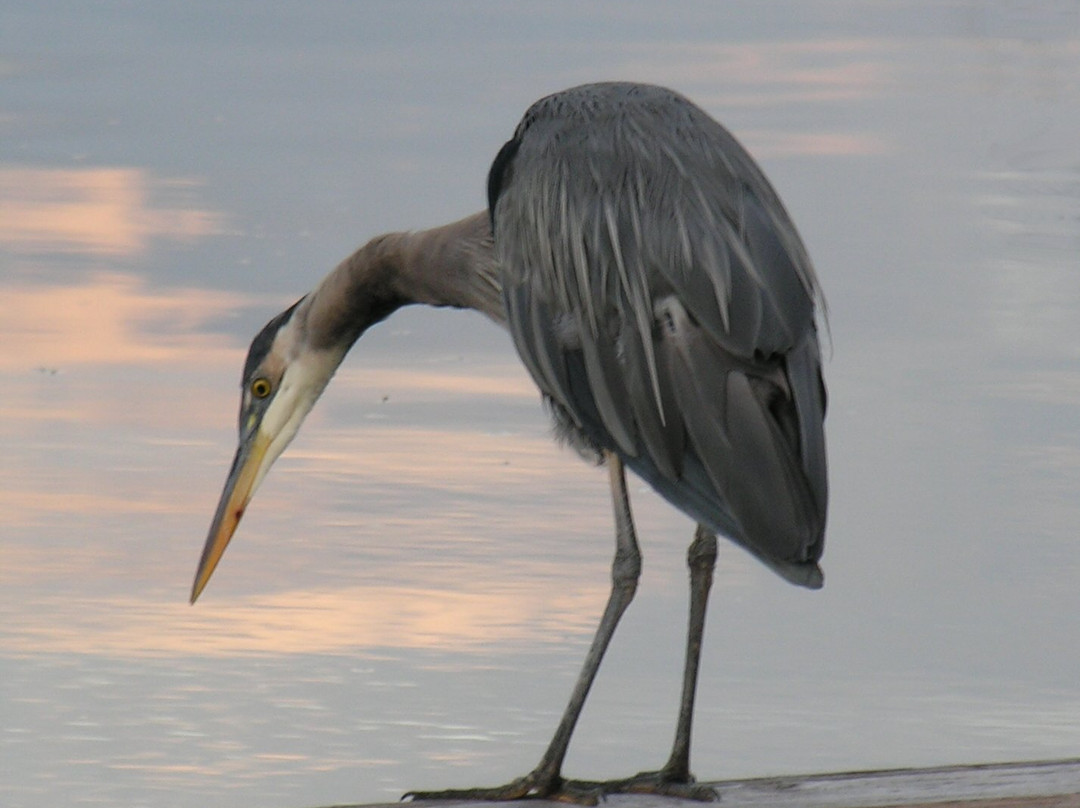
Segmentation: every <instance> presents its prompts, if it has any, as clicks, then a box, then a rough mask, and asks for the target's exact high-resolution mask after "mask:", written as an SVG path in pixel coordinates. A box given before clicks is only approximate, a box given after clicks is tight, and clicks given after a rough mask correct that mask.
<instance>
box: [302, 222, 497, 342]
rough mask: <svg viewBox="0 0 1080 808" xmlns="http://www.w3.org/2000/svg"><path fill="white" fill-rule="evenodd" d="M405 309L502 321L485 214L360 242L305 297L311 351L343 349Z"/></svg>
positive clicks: (493, 259) (489, 230)
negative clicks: (441, 309)
mask: <svg viewBox="0 0 1080 808" xmlns="http://www.w3.org/2000/svg"><path fill="white" fill-rule="evenodd" d="M411 303H425V304H427V305H430V306H454V307H456V308H463V309H476V310H477V311H480V312H482V313H484V314H486V315H487V316H488V317H491V318H492V319H493V320H495V321H496V322H500V323H501V322H503V321H505V320H506V314H505V312H504V309H503V302H502V291H501V288H500V285H499V277H498V271H497V267H496V263H495V257H494V253H493V250H492V241H491V228H490V226H489V221H488V216H487V213H486V212H484V213H477V214H474V215H473V216H469V217H468V218H465V219H462V220H460V221H457V222H453V223H452V224H448V225H444V226H442V227H436V228H433V229H431V230H423V231H419V232H415V233H389V234H387V235H384V236H379V237H378V238H375V239H372V240H371V241H370V242H368V243H367V244H365V245H364V246H363V247H361V248H360V249H359V250H357V251H356V252H355V253H353V254H352V255H351V256H350V257H349V258H347V259H345V260H344V261H343V262H342V263H341V264H339V265H338V267H337V268H336V269H334V271H333V272H331V273H330V274H329V275H327V276H326V278H324V279H323V281H322V283H320V284H319V286H318V287H317V288H316V289H315V291H313V292H312V293H311V295H310V296H309V305H308V311H307V318H306V320H307V328H308V332H309V339H310V341H311V343H312V344H313V345H314V346H315V347H331V346H343V347H344V348H346V349H347V348H348V346H349V345H351V344H352V343H353V342H354V341H355V340H356V339H357V338H358V337H359V336H360V334H362V333H363V332H364V330H365V329H367V328H368V326H370V325H372V324H374V323H376V322H378V321H379V320H382V319H383V318H385V317H387V316H388V315H389V314H390V313H392V312H393V311H394V310H396V309H398V308H400V307H401V306H405V305H409V304H411Z"/></svg>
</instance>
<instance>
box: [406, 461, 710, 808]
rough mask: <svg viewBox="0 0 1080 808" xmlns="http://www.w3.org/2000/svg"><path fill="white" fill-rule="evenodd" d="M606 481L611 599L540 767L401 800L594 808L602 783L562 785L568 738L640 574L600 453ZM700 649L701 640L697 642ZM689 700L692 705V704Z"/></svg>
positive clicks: (619, 469)
mask: <svg viewBox="0 0 1080 808" xmlns="http://www.w3.org/2000/svg"><path fill="white" fill-rule="evenodd" d="M604 454H605V458H606V460H607V466H608V473H609V475H610V480H611V496H612V499H613V501H614V505H615V558H614V560H613V561H612V564H611V594H610V595H609V596H608V602H607V607H606V608H605V609H604V616H603V617H602V618H601V619H600V625H599V626H598V627H597V629H596V635H595V636H594V637H593V641H592V646H591V647H590V648H589V653H588V654H587V655H586V657H585V663H584V665H582V668H581V673H580V674H578V680H577V683H576V684H575V685H574V692H573V693H572V694H571V696H570V703H569V704H567V705H566V710H565V711H564V712H563V716H562V720H561V721H560V722H559V726H558V728H557V729H556V730H555V735H554V737H552V739H551V743H550V744H548V748H547V751H546V752H544V756H543V757H542V758H541V759H540V763H539V765H537V767H536V768H535V769H533V770H532V771H531V772H529V774H527V775H525V776H524V777H519V778H518V779H517V780H514V781H512V782H510V783H507V784H506V785H503V786H496V787H494V788H466V789H453V790H448V791H412V792H409V793H408V794H406V795H405V797H407V798H410V799H413V800H513V799H522V798H524V797H544V798H546V799H552V800H559V801H562V802H575V803H581V804H588V805H595V804H596V802H597V800H598V798H599V796H600V794H601V793H602V792H603V790H604V789H603V787H602V785H601V784H595V783H584V782H581V783H578V782H571V781H567V780H564V779H563V777H562V764H563V760H564V759H565V758H566V750H567V748H568V747H569V746H570V737H571V735H573V733H574V727H575V726H576V725H577V721H578V717H579V716H580V715H581V708H582V707H583V706H584V705H585V698H586V696H588V695H589V688H590V687H591V686H592V683H593V680H594V679H595V678H596V672H597V670H598V669H599V668H600V661H601V660H602V659H603V657H604V652H605V651H606V650H607V647H608V644H609V643H610V642H611V636H612V634H614V633H615V627H616V626H617V625H618V623H619V618H620V617H622V614H623V612H624V611H626V607H627V606H629V605H630V601H631V600H633V598H634V593H635V592H636V591H637V582H638V578H639V577H640V575H641V551H640V550H639V549H638V543H637V537H636V536H635V535H634V523H633V519H632V517H631V515H630V498H629V496H628V495H627V492H626V475H625V472H624V470H623V464H622V461H621V460H619V458H618V457H617V456H616V455H614V454H612V453H611V452H605V453H604ZM698 644H699V645H700V638H699V643H698ZM692 698H693V697H692V696H691V700H692Z"/></svg>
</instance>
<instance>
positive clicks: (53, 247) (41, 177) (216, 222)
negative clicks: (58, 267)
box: [0, 166, 220, 256]
mask: <svg viewBox="0 0 1080 808" xmlns="http://www.w3.org/2000/svg"><path fill="white" fill-rule="evenodd" d="M196 184H197V183H196V181H194V180H189V179H173V180H155V179H153V178H151V177H150V176H149V174H148V173H147V172H146V171H144V170H142V169H137V168H109V167H98V168H78V169H69V168H42V167H22V166H0V244H3V245H4V246H5V248H7V249H9V250H15V251H18V252H22V253H41V252H53V253H55V252H64V253H81V254H90V255H105V256H131V255H134V254H137V253H140V252H142V251H143V250H145V249H146V247H147V246H148V244H149V242H150V239H151V238H154V237H160V236H166V237H170V238H186V239H190V238H199V237H203V236H207V235H210V234H211V233H214V232H217V231H218V230H219V229H220V216H218V215H217V214H215V213H213V212H210V211H206V210H197V209H192V208H190V207H185V208H153V207H151V205H150V200H149V198H150V195H151V194H150V191H151V188H152V187H160V186H167V187H169V188H172V189H174V190H183V189H185V188H188V187H191V186H193V185H196Z"/></svg>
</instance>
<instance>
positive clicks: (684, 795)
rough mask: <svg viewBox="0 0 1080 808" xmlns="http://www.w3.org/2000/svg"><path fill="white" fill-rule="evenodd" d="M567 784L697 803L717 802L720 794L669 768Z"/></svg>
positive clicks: (606, 792) (616, 792) (601, 791)
mask: <svg viewBox="0 0 1080 808" xmlns="http://www.w3.org/2000/svg"><path fill="white" fill-rule="evenodd" d="M568 784H570V785H573V786H574V787H575V788H579V789H582V790H593V791H596V792H599V793H600V794H604V795H606V794H655V795H657V796H660V797H679V798H681V799H684V800H696V801H697V802H716V801H718V800H719V799H720V795H719V794H717V793H716V789H714V788H712V787H711V786H707V785H703V784H702V783H698V782H696V781H695V780H694V777H693V775H690V774H686V775H678V774H674V773H672V772H670V771H668V770H667V769H661V770H660V771H656V772H640V773H638V774H635V775H634V776H632V777H625V778H623V779H621V780H605V781H601V782H592V781H587V780H573V781H568Z"/></svg>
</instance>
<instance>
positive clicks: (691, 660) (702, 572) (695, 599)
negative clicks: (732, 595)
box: [661, 525, 716, 782]
mask: <svg viewBox="0 0 1080 808" xmlns="http://www.w3.org/2000/svg"><path fill="white" fill-rule="evenodd" d="M686 564H687V566H688V567H689V568H690V621H689V626H688V627H687V630H686V666H685V667H684V669H683V689H682V699H681V700H680V701H679V722H678V724H677V726H676V728H675V744H674V745H673V746H672V748H671V757H670V758H668V762H667V763H666V764H665V766H664V768H663V769H662V770H661V771H663V772H664V773H665V774H666V775H667V776H668V777H670V778H671V779H673V780H681V781H683V782H689V781H690V780H691V779H692V777H691V775H690V728H691V725H692V724H693V721H694V695H695V694H696V692H697V680H698V668H699V667H700V665H701V638H702V635H703V634H704V632H705V607H706V606H707V605H708V602H709V590H710V589H711V588H712V580H713V569H714V568H715V567H716V535H715V534H714V533H712V532H711V531H709V530H708V529H707V528H705V527H704V526H703V525H698V526H697V530H696V531H694V540H693V541H692V542H691V543H690V548H689V549H688V550H687V551H686Z"/></svg>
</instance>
